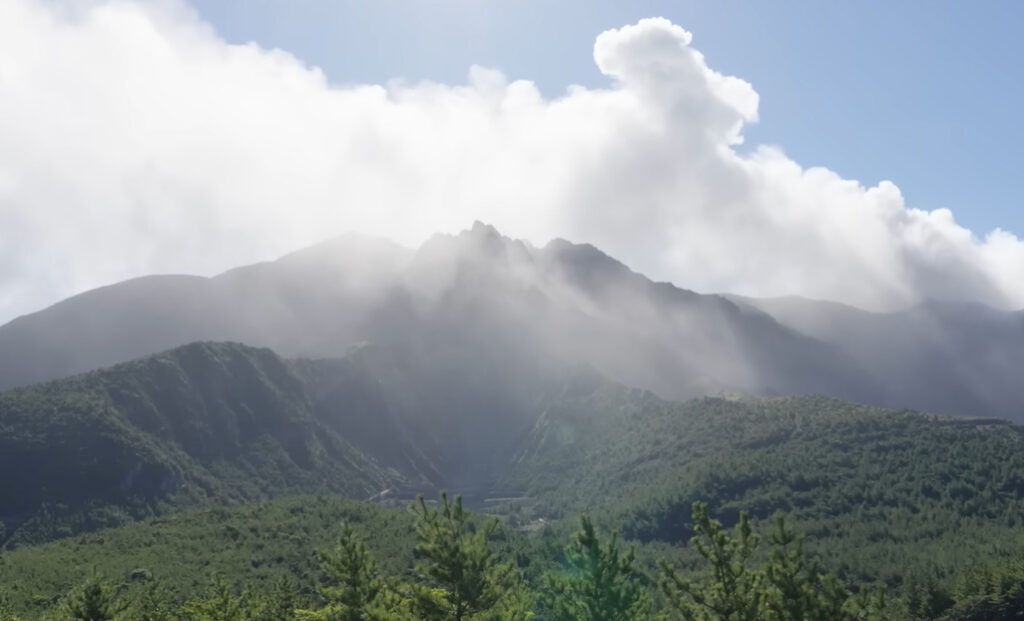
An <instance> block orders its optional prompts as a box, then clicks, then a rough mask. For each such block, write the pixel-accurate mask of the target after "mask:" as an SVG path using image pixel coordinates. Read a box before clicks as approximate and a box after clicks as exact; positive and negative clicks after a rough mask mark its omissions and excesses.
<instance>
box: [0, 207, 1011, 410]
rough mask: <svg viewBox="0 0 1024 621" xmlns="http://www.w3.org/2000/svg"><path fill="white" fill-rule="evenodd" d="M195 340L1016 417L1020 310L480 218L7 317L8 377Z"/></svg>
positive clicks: (689, 392) (684, 391)
mask: <svg viewBox="0 0 1024 621" xmlns="http://www.w3.org/2000/svg"><path fill="white" fill-rule="evenodd" d="M197 340H218V341H238V342H242V343H246V344H249V345H253V346H265V347H270V348H271V349H273V350H275V351H277V352H280V353H281V354H283V355H288V356H295V355H298V356H314V357H315V356H338V355H341V354H344V353H345V352H346V351H348V349H349V348H351V347H353V346H355V345H358V344H360V343H367V342H368V343H372V344H374V345H378V346H382V347H386V348H402V349H403V350H405V351H408V352H414V353H415V354H416V355H430V356H434V357H435V358H436V359H437V360H438V361H440V363H442V364H443V363H444V362H445V361H450V360H463V361H464V360H471V359H474V358H476V357H484V358H488V357H490V358H494V357H497V358H507V359H510V360H520V361H529V363H530V364H533V365H535V366H536V367H537V369H538V371H537V372H538V373H543V370H544V369H546V368H547V365H555V366H559V365H578V364H585V365H590V366H592V367H593V368H594V369H595V370H596V371H597V372H598V373H601V374H603V375H605V376H607V377H608V378H610V379H612V380H614V381H618V382H621V383H623V384H625V385H627V386H636V387H639V388H645V389H650V390H653V391H654V392H656V393H657V394H659V395H661V396H663V397H665V398H685V397H691V396H696V395H701V394H717V393H720V392H722V391H734V392H745V393H755V394H805V393H821V394H827V395H831V396H835V397H841V398H846V399H851V400H854V401H858V402H862V403H867V404H874V405H882V406H888V407H898V408H902V407H906V408H916V409H926V410H930V411H940V412H948V413H954V414H964V415H976V416H1003V417H1010V418H1017V419H1018V420H1019V419H1020V416H1021V412H1020V411H1019V407H1018V404H1019V403H1020V402H1022V399H1024V387H1022V386H1021V384H1020V383H1019V382H1017V381H1015V380H1014V373H1015V371H1014V370H1015V369H1019V368H1021V367H1020V364H1019V363H1020V361H1021V360H1022V354H1021V353H1020V352H1021V351H1024V319H1022V315H1021V314H1020V313H1010V312H1002V311H996V310H993V309H989V308H985V307H981V306H978V305H953V304H930V305H924V306H921V307H918V308H915V309H911V310H909V311H905V312H900V313H890V314H876V313H868V312H865V311H860V310H857V309H854V308H852V307H846V306H842V305H836V304H828V303H813V302H809V301H803V300H753V299H748V298H735V297H733V298H730V297H723V296H717V295H700V294H697V293H693V292H691V291H686V290H683V289H680V288H678V287H675V286H673V285H671V284H669V283H656V282H652V281H650V280H649V279H647V278H645V277H644V276H642V275H640V274H637V273H634V272H632V271H630V270H629V268H628V267H626V266H625V265H623V264H622V263H620V262H618V261H616V260H615V259H613V258H612V257H609V256H607V255H606V254H604V253H602V252H601V251H600V250H599V249H597V248H595V247H593V246H589V245H586V244H572V243H570V242H567V241H564V240H555V241H552V242H550V243H549V244H547V245H546V246H544V247H541V248H537V247H534V246H532V245H530V244H529V243H526V242H522V241H518V240H513V239H509V238H507V237H504V236H502V235H501V234H500V233H499V232H498V231H496V230H495V229H493V228H492V227H489V226H487V225H484V224H480V223H478V224H477V225H475V226H474V227H473V228H472V229H471V230H468V231H465V232H463V233H461V234H459V235H456V236H448V235H438V236H435V237H433V238H431V239H430V240H429V241H427V242H426V243H424V244H423V245H422V246H421V247H420V248H418V249H416V250H414V251H413V250H408V249H405V248H402V247H400V246H397V245H395V244H393V243H391V242H388V241H384V240H380V239H375V238H367V237H362V236H356V235H348V236H344V237H341V238H338V239H335V240H333V241H330V242H326V243H323V244H320V245H318V246H314V247H311V248H307V249H305V250H301V251H298V252H295V253H293V254H290V255H288V256H285V257H283V258H281V259H279V260H277V261H274V262H269V263H261V264H257V265H252V266H247V267H242V268H238V269H235V270H231V271H229V272H227V273H224V274H222V275H220V276H217V277H214V278H203V277H191V276H152V277H147V278H140V279H135V280H130V281H126V282H123V283H119V284H117V285H113V286H110V287H104V288H101V289H96V290H93V291H90V292H86V293H84V294H81V295H78V296H75V297H73V298H70V299H68V300H65V301H64V302H61V303H59V304H56V305H54V306H52V307H50V308H48V309H45V310H43V311H40V312H37V313H34V314H31V315H27V316H23V317H20V318H18V319H16V320H14V321H12V322H10V323H9V324H7V325H4V326H2V327H0V387H12V386H17V385H24V384H29V383H33V382H38V381H43V380H47V379H53V378H57V377H62V376H67V375H71V374H74V373H80V372H83V371H87V370H90V369H94V368H98V367H101V366H105V365H110V364H114V363H117V362H122V361H125V360H129V359H132V358H136V357H139V356H143V355H147V354H151V353H155V352H158V351H162V350H165V349H168V348H171V347H176V346H178V345H182V344H185V343H189V342H192V341H197Z"/></svg>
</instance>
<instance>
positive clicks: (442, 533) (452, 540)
mask: <svg viewBox="0 0 1024 621" xmlns="http://www.w3.org/2000/svg"><path fill="white" fill-rule="evenodd" d="M415 510H416V516H417V518H418V522H417V526H416V535H417V537H418V538H419V544H418V545H417V546H416V553H417V555H418V556H419V558H420V562H419V564H418V566H417V569H418V571H419V572H420V574H421V575H422V576H423V578H424V580H425V582H426V584H425V585H415V586H414V587H413V592H414V597H415V609H416V611H417V616H418V617H419V618H420V619H422V620H423V621H527V620H528V619H529V618H530V617H531V616H532V614H533V613H532V612H531V609H532V607H533V601H532V597H531V596H530V594H529V591H528V590H527V589H526V587H525V586H524V584H523V577H522V574H521V573H520V571H519V569H518V568H516V567H514V566H513V565H512V564H511V563H501V562H499V560H498V557H497V555H496V554H495V553H494V552H493V551H492V550H491V549H490V548H489V546H488V542H489V541H490V540H491V538H492V537H493V536H494V534H495V532H496V531H497V529H498V521H497V520H495V519H489V520H486V521H484V522H483V523H481V524H471V522H470V520H469V514H468V513H466V511H465V510H464V509H463V508H462V497H461V496H456V497H455V501H454V502H449V501H448V495H447V494H446V493H442V494H441V506H440V507H438V508H436V509H435V508H431V507H428V506H427V504H426V502H425V501H424V500H423V497H422V496H420V498H419V502H418V504H417V505H416V506H415Z"/></svg>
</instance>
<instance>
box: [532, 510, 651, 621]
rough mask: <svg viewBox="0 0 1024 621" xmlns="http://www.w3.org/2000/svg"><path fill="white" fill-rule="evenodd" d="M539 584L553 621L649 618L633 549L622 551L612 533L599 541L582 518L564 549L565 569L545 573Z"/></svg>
mask: <svg viewBox="0 0 1024 621" xmlns="http://www.w3.org/2000/svg"><path fill="white" fill-rule="evenodd" d="M544 583H545V587H546V589H545V595H544V604H545V606H546V608H547V610H548V612H549V614H550V615H551V617H552V618H553V619H554V620H555V621H644V620H646V619H650V618H651V608H652V603H651V599H650V596H649V595H648V593H647V589H646V588H645V587H644V586H643V584H642V583H641V582H640V579H639V576H638V573H637V570H636V562H635V558H634V554H633V550H632V549H630V550H629V551H628V552H626V553H625V554H623V553H622V551H620V550H619V548H618V544H617V536H616V535H615V534H614V533H613V534H612V536H611V537H610V538H609V540H608V542H607V543H606V544H604V545H602V544H601V541H600V538H599V537H598V535H597V530H596V529H595V528H594V524H593V522H591V521H590V519H589V518H587V517H586V516H584V517H582V518H580V530H579V531H578V532H577V533H576V534H575V535H573V537H572V541H571V542H570V543H569V545H568V546H567V547H566V549H565V567H564V570H563V571H560V572H557V573H551V574H548V575H547V576H545V580H544Z"/></svg>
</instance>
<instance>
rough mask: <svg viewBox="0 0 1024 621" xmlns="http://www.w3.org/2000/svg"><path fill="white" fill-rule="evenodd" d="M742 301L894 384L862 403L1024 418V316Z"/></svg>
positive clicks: (968, 308) (957, 306)
mask: <svg viewBox="0 0 1024 621" xmlns="http://www.w3.org/2000/svg"><path fill="white" fill-rule="evenodd" d="M734 299H735V301H736V302H737V303H738V304H741V305H743V306H744V307H747V308H753V309H757V310H760V311H763V312H765V313H767V314H769V315H771V316H772V317H774V318H775V319H777V320H778V321H779V322H780V323H782V324H783V325H785V326H787V327H789V328H790V329H792V330H795V331H797V332H800V333H802V334H805V335H807V336H810V337H812V338H814V339H817V340H819V341H821V342H824V343H828V344H829V345H831V346H832V347H834V348H836V349H838V350H841V351H843V352H846V353H848V354H849V355H850V357H852V358H853V359H854V360H856V361H857V362H858V363H859V365H860V367H861V368H863V369H867V370H868V371H869V373H870V374H871V375H872V376H873V378H874V379H875V381H876V382H877V383H879V384H887V385H889V386H891V387H892V390H890V391H889V394H888V395H865V396H864V397H862V398H861V399H860V400H861V401H864V402H868V403H874V404H878V405H888V406H905V407H914V408H917V409H923V410H928V411H932V412H945V413H951V414H969V413H975V414H978V415H985V416H999V417H1003V418H1011V419H1014V420H1017V421H1021V420H1024V383H1022V382H1020V381H1019V375H1020V372H1019V369H1021V368H1024V312H1005V311H999V310H995V309H992V308H988V307H986V306H983V305H980V304H965V303H949V302H928V303H925V304H921V305H918V306H916V307H914V308H910V309H908V310H905V311H900V312H893V313H871V312H867V311H863V310H860V309H857V308H853V307H850V306H845V305H842V304H835V303H832V302H820V301H814V300H806V299H802V298H774V299H752V298H734Z"/></svg>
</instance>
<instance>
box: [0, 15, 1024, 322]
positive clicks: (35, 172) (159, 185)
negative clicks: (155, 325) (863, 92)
mask: <svg viewBox="0 0 1024 621" xmlns="http://www.w3.org/2000/svg"><path fill="white" fill-rule="evenodd" d="M698 34H699V33H698ZM693 41H694V38H693V36H692V35H691V34H690V33H689V32H687V31H686V30H684V29H683V28H682V27H680V26H677V25H674V24H672V23H670V22H668V21H667V20H664V19H648V20H642V21H641V22H639V23H637V24H635V25H631V26H625V27H623V28H620V29H617V30H609V31H607V32H604V33H601V34H599V35H598V36H597V38H596V40H595V45H594V60H595V62H596V63H597V66H598V67H599V69H600V70H601V72H602V73H603V74H604V75H605V76H607V79H608V85H607V86H606V87H604V88H597V89H590V88H583V87H579V86H572V85H567V88H566V90H565V93H564V94H563V95H561V96H559V97H555V98H546V97H544V96H542V95H541V93H540V92H539V90H538V89H537V88H536V87H535V85H534V84H532V83H531V82H529V81H523V80H520V81H509V80H508V79H507V78H506V77H505V76H504V75H503V74H502V73H501V72H500V71H499V70H496V69H488V68H483V67H471V68H470V69H469V71H468V77H467V81H466V83H465V84H461V85H446V84H437V83H415V84H410V83H405V82H402V81H401V80H396V81H394V82H391V83H388V84H369V85H353V84H343V83H332V82H330V81H329V80H328V79H327V78H326V77H325V75H324V74H323V72H322V71H321V70H319V69H318V68H316V67H311V66H308V65H305V64H303V62H302V61H301V60H299V59H297V58H295V57H294V56H292V55H290V54H289V53H288V52H287V51H283V50H269V49H264V48H261V47H259V46H258V45H255V44H247V45H231V44H228V43H227V42H225V41H224V40H223V39H222V38H220V37H219V36H218V35H217V33H216V32H214V31H213V30H212V28H211V27H210V26H209V25H208V24H205V23H204V22H202V21H201V19H200V18H199V17H198V16H197V15H196V14H195V13H194V12H193V11H192V10H191V9H190V8H188V7H187V6H185V5H184V4H180V3H176V2H153V3H150V2H86V3H68V4H64V3H50V2H43V1H41V0H0V322H2V321H4V320H6V319H10V318H12V317H14V316H16V315H19V314H22V313H26V312H30V311H34V310H37V309H39V308H41V307H43V306H46V305H48V304H51V303H53V302H56V301H58V300H60V299H62V298H64V297H66V296H68V295H70V294H73V293H77V292H81V291H84V290H87V289H90V288H93V287H96V286H99V285H104V284H109V283H112V282H116V281H119V280H122V279H125V278H129V277H135V276H140V275H144V274H151V273H188V274H199V275H212V274H215V273H218V272H220V271H223V270H225V269H228V268H230V267H233V266H236V265H241V264H246V263H251V262H255V261H258V260H266V259H271V258H274V257H277V256H280V255H282V254H284V253H286V252H289V251H292V250H294V249H296V248H300V247H303V246H307V245H309V244H312V243H314V242H317V241H321V240H323V239H325V238H328V237H331V236H333V235H336V234H338V233H342V232H345V231H359V232H362V233H367V234H372V235H379V236H384V237H386V238H388V239H391V240H394V241H396V242H398V243H401V244H403V245H405V246H409V247H416V246H418V245H419V244H420V243H422V242H423V241H424V240H426V239H427V238H428V237H429V236H430V235H432V234H434V233H437V232H442V233H443V232H448V233H451V232H455V231H458V230H461V229H464V228H466V227H468V226H469V225H470V223H471V222H472V221H474V220H483V221H486V222H489V223H492V224H494V225H495V226H497V228H498V229H499V230H501V231H502V232H503V233H505V234H507V235H509V236H511V237H515V238H522V239H525V240H528V241H529V242H531V243H533V244H535V245H537V246H542V245H544V244H545V243H546V242H547V241H548V240H550V239H552V238H556V237H563V238H567V239H572V240H579V241H587V242H590V243H592V244H594V245H596V246H597V247H600V248H601V249H602V250H604V251H606V252H607V253H609V254H610V255H612V256H615V257H617V258H619V259H621V260H623V261H624V262H625V263H627V264H628V265H630V267H632V268H633V269H635V270H637V271H638V272H641V273H644V274H646V275H649V276H651V277H653V278H655V279H659V280H666V281H671V282H673V283H675V284H677V285H679V286H681V287H685V288H688V289H693V290H697V291H705V292H731V293H739V294H746V295H752V296H780V295H800V296H806V297H811V298H819V299H827V300H835V301H840V302H844V303H848V304H853V305H857V306H860V307H864V308H869V309H895V308H901V307H905V306H908V305H912V304H915V303H917V302H920V301H922V300H926V299H940V300H968V301H974V302H981V303H984V304H988V305H991V306H995V307H1000V308H1019V307H1022V306H1024V243H1022V241H1021V240H1020V239H1019V238H1017V237H1016V236H1014V235H1013V234H1011V233H1009V232H1006V231H1002V230H995V231H992V232H989V233H987V234H986V235H983V236H979V235H976V234H974V233H973V232H971V231H970V230H968V229H966V228H964V227H962V226H960V225H958V224H957V223H956V220H955V218H954V216H953V214H952V213H951V212H949V211H948V210H944V209H935V210H931V211H928V210H925V209H919V208H915V207H912V206H908V205H907V204H906V203H905V201H904V199H903V197H902V196H901V194H900V191H899V188H898V187H897V186H896V185H895V184H893V183H890V182H882V183H880V184H878V185H877V186H874V187H864V186H862V185H861V184H859V183H858V182H856V181H854V180H849V179H844V178H843V177H842V176H841V175H840V174H839V173H836V172H833V171H830V170H827V169H823V168H804V167H802V166H801V165H800V164H799V163H797V162H795V161H793V160H792V159H790V158H788V157H787V156H786V155H785V153H784V151H783V150H782V148H780V147H778V146H756V145H755V146H748V145H743V130H744V128H745V127H746V126H747V125H748V124H750V123H754V122H756V121H757V117H758V95H757V93H756V91H755V89H754V87H753V86H752V85H750V84H748V83H747V82H745V81H744V80H742V79H741V78H738V77H733V76H727V75H723V74H721V73H718V72H716V71H715V70H714V69H713V68H712V67H711V66H710V65H709V64H708V62H706V61H705V59H704V57H703V55H701V54H700V52H699V51H698V50H697V49H696V48H695V47H694V46H693ZM712 61H713V59H712Z"/></svg>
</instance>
